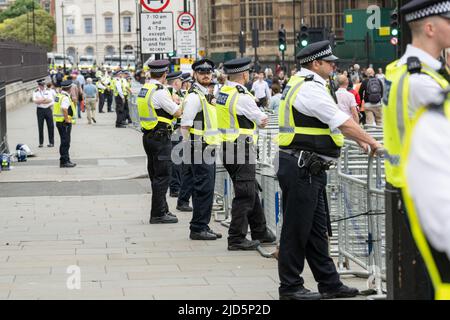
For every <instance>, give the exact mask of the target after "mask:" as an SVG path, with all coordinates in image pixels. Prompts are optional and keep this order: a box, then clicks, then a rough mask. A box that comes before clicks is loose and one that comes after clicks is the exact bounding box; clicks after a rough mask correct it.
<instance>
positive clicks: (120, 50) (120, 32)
mask: <svg viewBox="0 0 450 320" xmlns="http://www.w3.org/2000/svg"><path fill="white" fill-rule="evenodd" d="M117 8H118V10H119V61H120V62H119V63H120V69H122V28H121V25H120V0H117Z"/></svg>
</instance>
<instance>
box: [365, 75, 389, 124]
mask: <svg viewBox="0 0 450 320" xmlns="http://www.w3.org/2000/svg"><path fill="white" fill-rule="evenodd" d="M366 75H367V79H365V80H364V81H363V82H362V84H361V88H360V89H359V95H360V96H361V99H364V112H365V113H366V122H367V124H368V125H373V124H376V125H377V126H382V125H383V109H382V107H381V99H383V95H384V85H383V82H381V80H380V79H378V78H376V77H375V71H374V70H373V69H372V68H368V69H367V71H366Z"/></svg>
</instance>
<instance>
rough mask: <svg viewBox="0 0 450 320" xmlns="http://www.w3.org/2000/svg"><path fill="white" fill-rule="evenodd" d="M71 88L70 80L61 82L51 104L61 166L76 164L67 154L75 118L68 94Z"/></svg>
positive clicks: (74, 111) (73, 105)
mask: <svg viewBox="0 0 450 320" xmlns="http://www.w3.org/2000/svg"><path fill="white" fill-rule="evenodd" d="M71 88H72V81H71V80H66V81H63V82H61V89H62V90H61V92H60V93H58V94H57V95H56V99H55V104H54V105H53V119H54V120H55V122H56V128H57V129H58V132H59V136H60V137H61V146H60V147H59V153H60V156H61V157H60V167H61V168H74V167H76V164H75V163H72V162H71V161H70V156H69V149H70V140H71V133H72V124H75V119H76V118H77V107H76V106H75V103H74V102H73V100H72V98H71V96H70V90H71Z"/></svg>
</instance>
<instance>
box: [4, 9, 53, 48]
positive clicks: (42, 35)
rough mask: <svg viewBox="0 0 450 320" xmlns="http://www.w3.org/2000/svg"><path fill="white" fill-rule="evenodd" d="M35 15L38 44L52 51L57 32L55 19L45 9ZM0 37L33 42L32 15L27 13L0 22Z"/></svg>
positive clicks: (37, 11)
mask: <svg viewBox="0 0 450 320" xmlns="http://www.w3.org/2000/svg"><path fill="white" fill-rule="evenodd" d="M35 16H36V17H35V21H36V44H38V45H40V46H43V47H45V48H46V49H47V50H48V51H51V50H52V48H53V37H54V35H55V33H56V23H55V20H54V19H53V17H52V16H51V15H49V14H48V13H47V11H45V10H36V11H35ZM0 38H3V39H11V40H16V41H20V42H25V43H32V42H33V20H32V15H31V14H29V15H28V16H27V14H26V13H25V14H23V15H21V16H18V17H15V18H13V19H6V20H5V21H4V22H3V23H0Z"/></svg>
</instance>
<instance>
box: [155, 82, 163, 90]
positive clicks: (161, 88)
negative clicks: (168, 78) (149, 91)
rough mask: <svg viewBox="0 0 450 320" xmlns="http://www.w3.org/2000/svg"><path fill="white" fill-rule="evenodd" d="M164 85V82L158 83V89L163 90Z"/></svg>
mask: <svg viewBox="0 0 450 320" xmlns="http://www.w3.org/2000/svg"><path fill="white" fill-rule="evenodd" d="M163 89H164V86H163V85H162V84H159V83H157V84H156V90H163Z"/></svg>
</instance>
